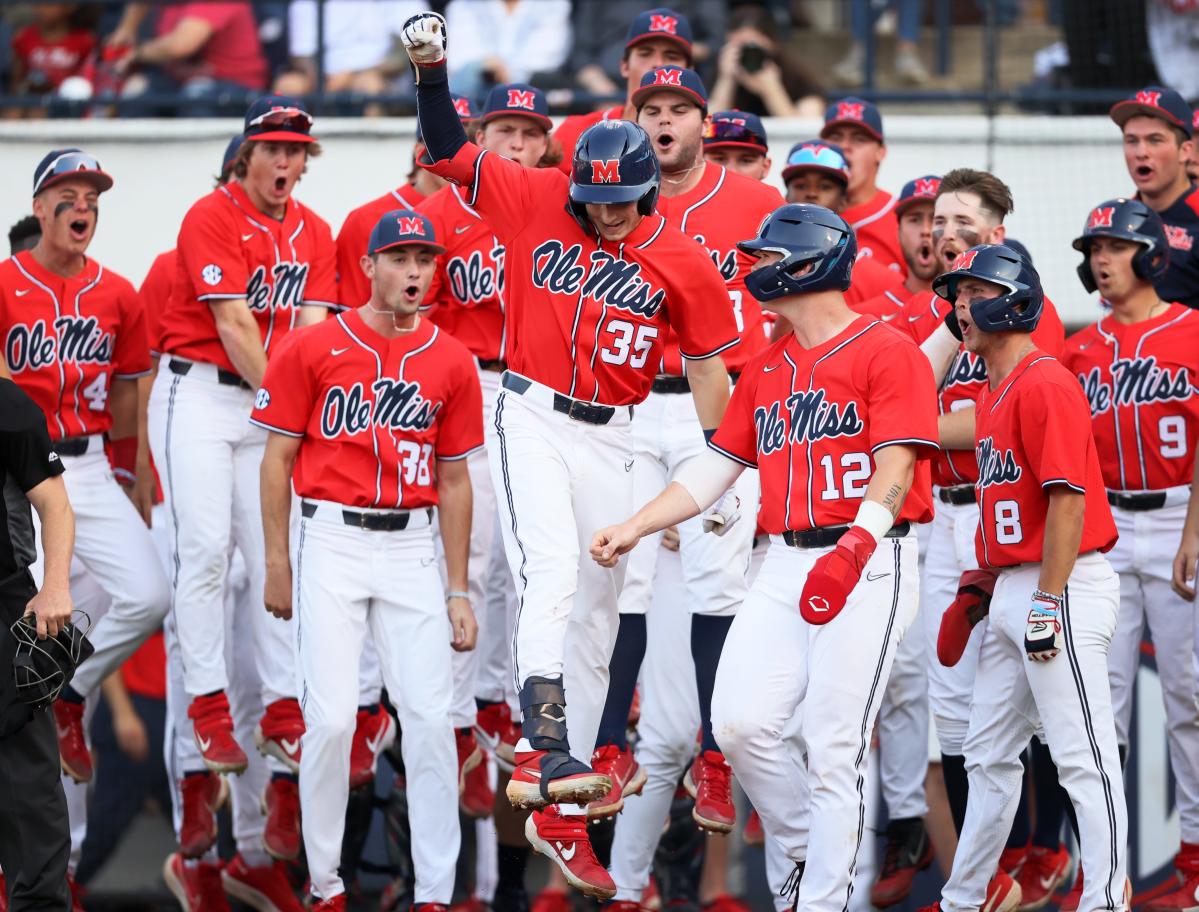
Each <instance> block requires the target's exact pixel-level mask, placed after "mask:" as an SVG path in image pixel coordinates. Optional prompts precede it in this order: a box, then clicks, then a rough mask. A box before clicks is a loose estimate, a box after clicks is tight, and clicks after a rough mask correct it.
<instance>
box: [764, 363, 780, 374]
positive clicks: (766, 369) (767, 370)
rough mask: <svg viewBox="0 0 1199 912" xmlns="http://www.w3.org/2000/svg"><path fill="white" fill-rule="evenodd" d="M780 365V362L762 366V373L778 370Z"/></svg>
mask: <svg viewBox="0 0 1199 912" xmlns="http://www.w3.org/2000/svg"><path fill="white" fill-rule="evenodd" d="M780 367H782V365H781V364H775V365H773V366H771V367H764V368H762V373H764V374H769V373H770V372H771V371H772V370H778V369H779V368H780Z"/></svg>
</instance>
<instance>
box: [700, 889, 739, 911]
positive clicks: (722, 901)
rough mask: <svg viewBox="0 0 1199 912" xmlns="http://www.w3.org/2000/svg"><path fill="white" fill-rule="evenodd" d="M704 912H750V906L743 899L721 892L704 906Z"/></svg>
mask: <svg viewBox="0 0 1199 912" xmlns="http://www.w3.org/2000/svg"><path fill="white" fill-rule="evenodd" d="M704 912H750V908H749V906H748V905H747V904H746V903H745V901H744V900H741V899H738V898H737V897H736V896H730V895H729V894H728V893H721V894H720V895H719V896H717V897H716V898H715V899H713V900H712V901H711V902H709V903H707V904H706V905H705V906H704Z"/></svg>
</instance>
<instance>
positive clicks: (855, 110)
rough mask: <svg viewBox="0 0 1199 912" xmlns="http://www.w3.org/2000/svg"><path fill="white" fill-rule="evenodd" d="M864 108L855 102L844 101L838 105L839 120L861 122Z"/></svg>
mask: <svg viewBox="0 0 1199 912" xmlns="http://www.w3.org/2000/svg"><path fill="white" fill-rule="evenodd" d="M861 119H862V106H861V104H859V103H857V102H853V101H842V102H841V103H839V104H838V105H837V120H861Z"/></svg>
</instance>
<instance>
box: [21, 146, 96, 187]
mask: <svg viewBox="0 0 1199 912" xmlns="http://www.w3.org/2000/svg"><path fill="white" fill-rule="evenodd" d="M78 173H84V174H88V173H94V174H97V175H101V176H102V177H103V178H104V180H103V181H101V183H104V184H106V185H107V186H105V187H104V188H103V189H107V188H108V187H111V186H112V178H110V177H109V176H108V175H107V174H105V173H104V169H103V168H102V167H100V162H98V161H97V160H96V159H95V157H94V156H91V155H88V154H87V153H86V152H64V153H63V154H62V155H59V156H57V157H55V158H53V159H51V160H50V161H49V162H47V163H46V165H45V166H44V167H43V168H42V170H41V171H39V172H38V173H37V174H35V175H34V176H33V195H34V196H37V195H38V194H39V193H41V192H42V190H44V189H45V188H46V187H47V186H48V185H49V184H51V183H52V182H54V181H55V180H57V179H58V178H61V177H66V176H69V175H72V174H78Z"/></svg>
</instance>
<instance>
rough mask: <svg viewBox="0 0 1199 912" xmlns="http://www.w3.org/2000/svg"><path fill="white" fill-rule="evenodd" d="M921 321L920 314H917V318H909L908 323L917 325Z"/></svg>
mask: <svg viewBox="0 0 1199 912" xmlns="http://www.w3.org/2000/svg"><path fill="white" fill-rule="evenodd" d="M919 319H920V314H916V316H914V317H908V322H909V323H915V322H916V321H917V320H919Z"/></svg>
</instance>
